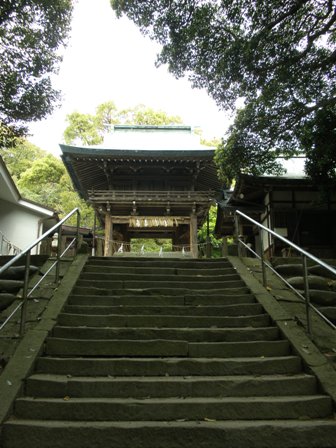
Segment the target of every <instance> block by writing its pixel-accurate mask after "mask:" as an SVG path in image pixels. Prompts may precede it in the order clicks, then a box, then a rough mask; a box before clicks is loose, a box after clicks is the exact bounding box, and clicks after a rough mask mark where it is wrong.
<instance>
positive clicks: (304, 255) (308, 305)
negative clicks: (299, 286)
mask: <svg viewBox="0 0 336 448" xmlns="http://www.w3.org/2000/svg"><path fill="white" fill-rule="evenodd" d="M234 216H235V228H236V236H237V242H238V254H239V255H240V250H239V249H240V246H239V244H241V245H242V246H244V247H245V248H246V249H248V250H249V251H250V252H251V253H253V254H254V255H255V256H256V257H257V258H259V259H260V260H261V269H262V279H263V285H264V286H265V287H266V286H267V275H266V267H267V268H269V269H270V270H271V271H272V272H273V273H274V274H276V275H277V276H278V277H279V278H280V279H281V280H282V281H283V282H284V283H285V284H286V285H287V286H288V287H289V288H290V289H291V290H293V292H294V293H295V294H296V295H297V296H298V297H299V298H300V299H301V300H303V301H304V302H305V305H306V317H307V331H308V334H309V335H310V336H311V316H310V309H313V310H314V311H315V312H316V313H317V314H318V315H319V316H320V317H321V318H322V319H323V320H324V321H325V322H326V323H327V324H328V325H330V326H331V327H332V328H333V329H334V330H336V326H335V325H334V324H333V323H332V322H331V321H330V320H329V319H328V318H327V317H326V316H324V315H323V314H322V313H321V311H319V310H318V309H317V308H316V307H315V306H314V305H312V304H311V303H310V292H309V282H308V267H307V258H309V259H310V260H312V261H313V262H314V263H316V264H318V265H320V266H322V267H323V268H325V269H326V270H327V271H329V272H331V273H332V274H333V275H335V276H336V269H334V268H333V267H332V266H330V265H328V264H327V263H325V262H324V261H322V260H320V259H319V258H317V257H315V256H314V255H312V254H311V253H309V252H307V251H305V250H304V249H302V248H301V247H299V246H297V245H296V244H295V243H293V242H292V241H289V240H288V239H287V238H285V237H283V236H281V235H279V234H278V233H276V232H274V230H271V229H269V228H268V227H265V226H263V225H262V224H260V223H259V222H257V221H255V220H254V219H252V218H250V217H249V216H247V215H245V213H242V212H241V211H240V210H236V211H235V215H234ZM239 216H241V217H242V218H244V219H246V220H247V221H249V222H251V223H252V224H254V225H255V226H257V227H258V228H259V229H261V230H262V231H265V232H267V233H268V234H269V235H272V236H273V237H275V238H277V239H279V240H280V241H282V242H283V243H285V244H286V245H288V246H290V247H292V248H293V249H295V250H296V251H297V252H299V253H300V254H301V256H302V265H303V279H304V295H302V294H301V293H300V292H299V291H297V290H296V289H295V288H294V287H293V286H292V285H291V284H290V283H288V282H287V280H286V279H285V278H283V277H282V276H281V275H280V274H279V273H278V272H277V271H276V270H275V269H274V268H273V266H271V265H270V264H269V263H267V262H266V261H265V257H264V248H263V238H262V235H261V236H260V245H261V247H260V255H259V254H257V253H256V252H255V251H254V250H252V249H251V247H250V246H249V245H248V244H246V243H245V242H244V241H243V240H242V239H241V238H240V235H239Z"/></svg>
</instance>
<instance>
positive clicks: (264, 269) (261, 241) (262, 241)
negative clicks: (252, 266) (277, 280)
mask: <svg viewBox="0 0 336 448" xmlns="http://www.w3.org/2000/svg"><path fill="white" fill-rule="evenodd" d="M263 236H264V235H263V230H262V229H260V261H261V272H262V282H263V285H264V287H265V288H266V286H267V274H266V266H265V253H264V239H263Z"/></svg>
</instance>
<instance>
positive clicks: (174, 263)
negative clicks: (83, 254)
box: [86, 257, 232, 269]
mask: <svg viewBox="0 0 336 448" xmlns="http://www.w3.org/2000/svg"><path fill="white" fill-rule="evenodd" d="M89 266H101V267H104V268H105V267H110V266H127V267H129V268H132V267H140V268H147V267H154V268H157V267H160V266H162V267H165V268H182V269H220V268H232V265H231V263H230V262H229V261H228V260H227V259H225V258H217V259H215V258H213V259H211V260H201V259H198V260H183V259H181V258H170V259H169V260H168V259H164V258H132V257H130V258H127V257H123V258H118V257H92V258H89V259H88V262H87V263H86V267H89Z"/></svg>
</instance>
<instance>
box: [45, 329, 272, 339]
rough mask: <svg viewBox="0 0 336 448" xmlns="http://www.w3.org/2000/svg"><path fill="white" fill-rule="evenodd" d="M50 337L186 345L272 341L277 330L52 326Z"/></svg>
mask: <svg viewBox="0 0 336 448" xmlns="http://www.w3.org/2000/svg"><path fill="white" fill-rule="evenodd" d="M52 336H54V337H56V338H68V339H72V338H73V339H130V340H132V339H133V340H136V339H140V340H146V339H173V340H178V341H180V340H183V341H189V342H224V341H225V342H237V341H260V340H262V341H273V340H275V339H278V337H279V330H278V328H277V327H265V328H249V327H245V328H100V327H84V328H82V327H62V326H59V325H56V326H55V327H54V329H53V332H52Z"/></svg>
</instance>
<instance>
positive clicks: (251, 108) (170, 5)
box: [111, 0, 336, 179]
mask: <svg viewBox="0 0 336 448" xmlns="http://www.w3.org/2000/svg"><path fill="white" fill-rule="evenodd" d="M111 5H112V8H113V9H114V10H115V11H116V13H117V15H118V16H122V15H123V14H124V15H126V16H127V17H128V18H130V19H131V20H133V21H134V22H135V23H136V24H137V25H138V26H139V27H140V29H141V31H142V32H143V33H144V34H146V35H149V36H150V37H151V38H152V39H155V40H157V41H158V42H159V43H160V44H161V45H162V50H161V53H160V54H159V56H158V60H157V63H158V64H159V65H160V64H168V67H169V70H170V71H171V72H172V73H173V74H174V75H175V76H176V77H182V76H185V75H187V76H188V77H189V79H190V81H191V82H192V84H193V86H194V87H197V88H206V89H207V90H208V92H209V94H210V95H211V96H212V97H213V98H214V99H215V100H216V102H217V103H218V105H219V106H220V107H221V108H227V109H234V108H235V104H236V100H237V99H238V98H244V100H245V104H246V111H245V112H243V113H241V114H240V115H241V116H240V117H237V120H236V123H235V124H234V126H233V127H232V128H231V131H232V133H233V135H232V137H230V135H229V136H228V138H227V140H226V141H225V142H224V144H223V145H224V146H223V148H225V151H224V149H223V148H222V149H223V151H224V152H223V154H222V156H223V163H227V162H230V163H233V162H235V163H234V166H233V167H232V168H229V172H226V173H222V175H223V177H224V178H226V179H230V178H232V177H233V176H235V175H236V173H237V172H238V171H239V166H238V165H239V164H240V165H241V166H242V169H243V170H246V171H249V172H266V171H272V170H274V169H275V170H277V169H278V167H277V165H276V164H275V163H274V157H275V155H276V154H283V155H285V156H288V157H289V156H290V155H292V154H295V153H296V151H302V150H305V151H307V155H308V157H309V163H308V164H307V171H308V173H310V174H311V173H315V171H316V172H317V173H318V172H319V171H320V168H319V166H318V161H319V159H320V157H319V153H318V152H316V153H315V152H314V151H315V149H316V148H317V146H316V144H315V143H312V141H311V145H312V146H309V147H308V146H307V139H305V140H304V141H302V140H301V137H302V135H303V134H305V133H306V132H307V129H306V127H307V126H308V127H309V126H310V127H311V128H312V129H315V128H317V127H319V128H320V129H321V130H322V127H321V126H320V125H319V120H320V118H319V117H320V116H321V114H322V115H328V113H329V112H328V111H329V110H330V108H333V107H334V106H335V104H336V96H335V92H336V70H335V64H336V51H335V50H336V48H335V46H336V27H335V24H336V14H335V5H334V2H332V1H329V0H304V1H294V0H289V1H286V2H284V1H280V0H267V1H266V0H261V1H256V0H245V1H240V2H237V1H231V0H223V1H213V0H185V1H179V0H172V1H166V0H162V1H155V0H146V1H141V2H136V1H127V2H125V1H123V0H111ZM315 120H316V121H315ZM314 132H315V131H314ZM326 132H328V131H327V130H326ZM240 133H242V134H243V135H242V136H239V134H240ZM254 145H257V146H254ZM251 150H252V152H250V151H251ZM249 154H250V156H249ZM313 154H315V155H314V156H313ZM324 159H325V161H326V163H328V161H329V164H330V165H331V166H332V168H331V170H332V173H333V172H334V171H333V170H335V167H336V164H335V160H334V157H333V151H327V154H326V157H324ZM220 167H221V168H222V169H223V170H224V171H226V170H227V169H226V168H225V167H223V165H220ZM332 173H331V174H332Z"/></svg>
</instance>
